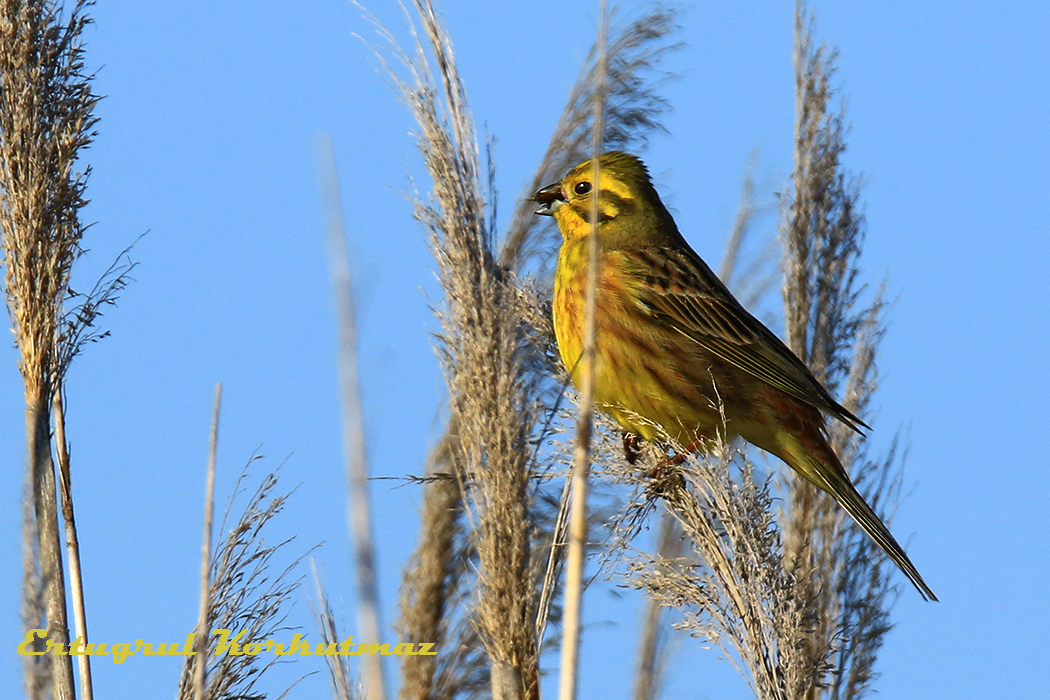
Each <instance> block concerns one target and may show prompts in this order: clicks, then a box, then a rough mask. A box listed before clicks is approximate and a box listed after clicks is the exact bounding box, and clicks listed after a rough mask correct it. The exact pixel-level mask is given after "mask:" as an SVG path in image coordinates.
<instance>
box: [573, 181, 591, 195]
mask: <svg viewBox="0 0 1050 700" xmlns="http://www.w3.org/2000/svg"><path fill="white" fill-rule="evenodd" d="M572 191H573V192H575V193H576V194H587V193H588V192H590V191H591V183H589V182H587V181H586V180H585V181H583V182H577V183H576V186H575V187H573V188H572Z"/></svg>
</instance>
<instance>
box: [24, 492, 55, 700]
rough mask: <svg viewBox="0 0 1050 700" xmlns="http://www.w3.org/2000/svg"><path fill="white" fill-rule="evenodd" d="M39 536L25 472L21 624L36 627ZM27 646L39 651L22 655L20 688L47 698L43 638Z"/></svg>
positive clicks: (41, 620)
mask: <svg viewBox="0 0 1050 700" xmlns="http://www.w3.org/2000/svg"><path fill="white" fill-rule="evenodd" d="M39 548H40V540H39V538H38V537H37V534H36V517H35V515H34V511H33V485H32V483H31V481H30V475H29V474H26V481H25V488H24V489H23V493H22V589H21V593H22V605H21V611H20V613H21V621H22V628H23V629H26V630H32V629H40V628H43V627H45V626H46V625H47V606H46V605H45V603H44V582H43V580H42V579H41V576H40V552H39ZM30 649H31V650H32V651H34V652H40V655H36V654H27V655H25V656H23V657H22V689H23V690H24V691H25V694H26V699H27V700H47V698H49V697H50V695H49V692H48V690H49V688H50V686H51V661H50V660H49V659H48V658H47V656H45V655H44V654H43V652H45V651H47V647H46V646H45V641H44V640H43V639H40V638H39V637H37V638H36V639H34V640H33V642H32V644H31V646H30Z"/></svg>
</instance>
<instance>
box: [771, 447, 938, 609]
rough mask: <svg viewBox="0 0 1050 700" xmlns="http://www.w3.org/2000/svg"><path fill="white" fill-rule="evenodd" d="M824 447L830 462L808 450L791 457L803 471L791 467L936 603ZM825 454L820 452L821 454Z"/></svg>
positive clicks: (905, 557)
mask: <svg viewBox="0 0 1050 700" xmlns="http://www.w3.org/2000/svg"><path fill="white" fill-rule="evenodd" d="M825 448H826V451H827V453H828V455H830V457H829V458H827V459H824V460H822V459H820V457H818V456H817V455H815V454H813V452H811V451H806V452H803V453H802V454H797V453H796V454H793V455H792V456H795V457H799V458H800V460H799V461H801V462H802V465H801V467H802V468H799V466H796V465H795V464H794V463H792V462H793V461H794V460H792V462H789V464H791V466H792V467H793V468H794V469H795V471H797V472H799V473H800V474H802V476H804V477H805V478H806V479H807V480H808V481H809V482H811V483H812V484H814V485H815V486H817V487H818V488H820V489H822V490H824V491H826V492H827V493H829V494H831V496H832V497H833V498H834V499H835V500H836V501H838V502H839V504H840V505H842V507H843V508H845V509H846V512H847V513H849V514H850V516H852V518H853V520H855V521H856V523H857V524H858V525H860V527H861V529H862V530H864V532H866V533H868V536H869V537H871V539H872V540H874V542H875V544H877V545H879V547H881V548H882V551H884V552H886V556H888V557H889V558H890V559H891V560H893V563H894V564H896V565H897V568H899V569H900V570H901V571H902V572H903V573H904V575H905V576H907V577H908V580H910V581H911V582H912V584H913V585H914V586H915V588H917V589H918V591H919V594H920V595H922V597H923V599H924V600H933V601H936V600H937V596H936V595H934V593H933V591H932V590H930V587H929V586H927V585H926V582H925V581H923V580H922V576H920V575H919V571H918V569H916V568H915V565H914V564H912V563H911V559H909V558H908V555H907V554H905V553H904V549H903V548H902V547H901V546H900V545H899V544H897V540H896V539H894V537H893V535H892V534H891V533H890V530H889V528H887V527H886V525H885V524H884V523H883V522H882V520H881V519H879V516H878V515H876V514H875V511H874V510H872V509H871V506H869V505H868V504H867V502H865V500H864V497H863V496H861V495H860V493H859V492H858V491H857V489H856V488H854V486H853V483H852V482H851V481H850V479H849V476H848V475H847V474H846V470H845V469H843V468H842V465H841V464H840V463H839V461H838V458H837V457H835V456H834V453H833V452H832V451H831V448H830V447H827V446H826V444H825ZM823 451H824V450H821V452H823ZM831 460H834V462H833V463H832V464H828V463H827V462H828V461H831Z"/></svg>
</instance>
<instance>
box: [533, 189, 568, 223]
mask: <svg viewBox="0 0 1050 700" xmlns="http://www.w3.org/2000/svg"><path fill="white" fill-rule="evenodd" d="M532 201H534V202H538V203H539V205H540V208H539V209H537V210H536V213H537V214H543V215H544V216H554V212H556V211H557V210H558V207H560V206H561V205H562V204H565V202H566V201H567V200H566V199H565V195H564V194H562V191H561V183H560V182H555V183H554V184H553V185H547V186H546V187H544V188H543V189H541V190H539V191H538V192H536V194H534V195H532Z"/></svg>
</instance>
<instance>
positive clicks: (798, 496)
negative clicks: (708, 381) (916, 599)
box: [781, 2, 901, 698]
mask: <svg viewBox="0 0 1050 700" xmlns="http://www.w3.org/2000/svg"><path fill="white" fill-rule="evenodd" d="M812 22H813V21H812V18H811V16H810V15H809V12H808V10H807V8H806V6H805V4H804V3H801V2H799V3H798V4H797V6H796V16H795V74H796V95H797V97H796V99H797V102H796V157H795V173H794V194H793V197H792V198H791V199H790V200H786V201H785V202H784V203H783V210H784V215H783V223H782V226H781V232H782V233H781V238H782V240H783V243H784V257H783V269H784V303H785V319H786V321H785V325H786V332H787V337H788V345H789V346H790V347H791V348H792V350H794V351H795V353H796V354H798V355H799V357H801V358H803V360H805V361H806V362H807V364H808V365H809V367H810V369H811V370H812V371H813V373H814V375H815V376H816V377H817V378H818V379H819V380H820V381H821V382H822V383H823V384H824V385H825V386H826V387H827V388H828V389H829V390H830V391H832V392H837V393H840V394H841V396H842V404H843V406H845V407H846V408H847V409H848V410H850V411H852V412H853V413H855V414H856V415H858V416H860V417H861V418H862V419H866V418H868V417H869V415H870V414H869V411H868V406H869V403H870V401H871V397H872V395H873V392H874V391H875V389H876V388H877V386H878V372H877V367H876V362H875V361H876V356H877V350H878V344H879V341H880V340H881V338H882V334H883V321H882V318H881V315H882V311H883V303H882V297H883V292H882V291H881V290H880V291H879V292H878V293H877V294H876V295H875V298H874V301H872V302H871V304H870V305H869V306H867V307H864V306H862V304H861V302H860V296H861V293H862V291H863V286H862V285H861V283H860V281H859V279H860V274H861V272H860V266H859V257H860V252H861V248H862V246H863V241H864V219H863V215H862V214H861V213H860V211H859V192H860V185H859V181H858V180H857V179H856V178H854V177H852V176H850V175H849V174H848V173H846V172H845V170H844V168H843V167H842V163H841V156H842V153H843V152H844V151H845V149H846V143H845V133H846V130H847V129H846V127H845V125H844V116H843V112H842V111H841V107H840V111H838V112H833V111H832V106H833V104H834V93H833V90H832V88H831V85H830V81H831V78H832V76H833V75H834V70H835V52H834V51H833V50H829V49H828V48H827V47H825V46H823V45H821V46H815V45H814V42H813V38H812V37H813V29H812ZM829 432H830V435H831V442H832V445H833V447H834V449H835V451H836V453H837V454H838V455H839V457H840V459H841V460H842V463H843V466H844V467H845V468H846V470H847V472H849V473H850V474H851V477H852V479H853V481H854V483H855V484H856V486H857V488H858V490H859V491H860V492H861V494H862V495H863V496H864V497H865V499H866V500H867V501H868V502H869V503H870V504H871V505H872V507H873V508H874V509H875V510H876V512H879V513H880V517H883V519H884V520H885V521H887V522H889V518H888V517H886V516H887V515H888V513H887V511H890V513H891V512H892V510H893V504H894V503H895V502H896V500H897V498H898V497H899V487H900V467H901V465H900V462H899V461H898V460H897V459H896V455H897V449H896V440H895V441H894V445H893V447H892V448H891V449H890V450H889V452H888V453H887V455H885V456H884V457H869V455H868V451H867V446H866V444H865V443H862V442H861V440H860V436H858V435H857V434H856V433H854V432H852V431H850V430H849V429H848V428H847V427H845V426H842V425H833V426H829ZM787 488H788V494H789V495H788V500H789V507H788V509H787V513H786V515H785V524H784V528H785V533H786V537H785V539H786V547H785V556H786V557H787V561H788V562H789V563H790V565H791V566H792V567H794V568H795V572H796V577H797V581H798V585H799V586H800V593H799V596H800V598H804V599H806V600H808V601H810V604H811V605H812V612H811V616H812V617H813V618H814V620H816V622H817V624H816V626H815V628H814V633H813V637H812V639H811V643H810V644H811V649H810V651H809V653H810V654H811V655H813V656H814V657H817V656H821V655H824V654H828V653H830V656H829V657H828V662H829V663H828V666H827V674H826V675H822V677H821V679H820V683H819V686H820V688H819V689H815V690H814V692H813V694H812V697H828V698H856V697H861V696H862V695H864V694H865V693H866V692H867V691H868V690H870V682H871V679H872V678H873V677H874V670H873V668H874V664H875V660H876V657H877V654H878V650H879V648H880V647H881V644H882V640H883V638H884V636H885V634H886V632H887V631H889V629H890V627H891V624H890V622H889V604H890V603H891V600H890V599H891V594H892V593H893V592H894V591H895V588H893V586H892V585H891V583H890V581H889V571H888V570H887V559H886V557H885V555H884V554H883V553H882V552H881V550H879V548H878V547H877V546H875V545H874V544H873V543H872V542H871V540H870V538H868V537H867V535H865V534H864V532H863V531H861V530H860V528H859V527H857V526H856V525H855V524H854V523H853V521H852V520H850V519H849V518H848V517H846V515H845V513H844V511H843V510H842V508H840V507H839V506H838V504H837V503H836V502H835V501H834V499H832V498H831V497H830V496H827V495H826V494H824V493H821V492H819V491H818V490H817V489H815V488H813V487H812V486H811V485H809V484H808V483H805V482H804V481H802V480H801V479H800V478H798V477H797V476H794V475H792V477H791V478H789V480H788V485H787Z"/></svg>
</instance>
